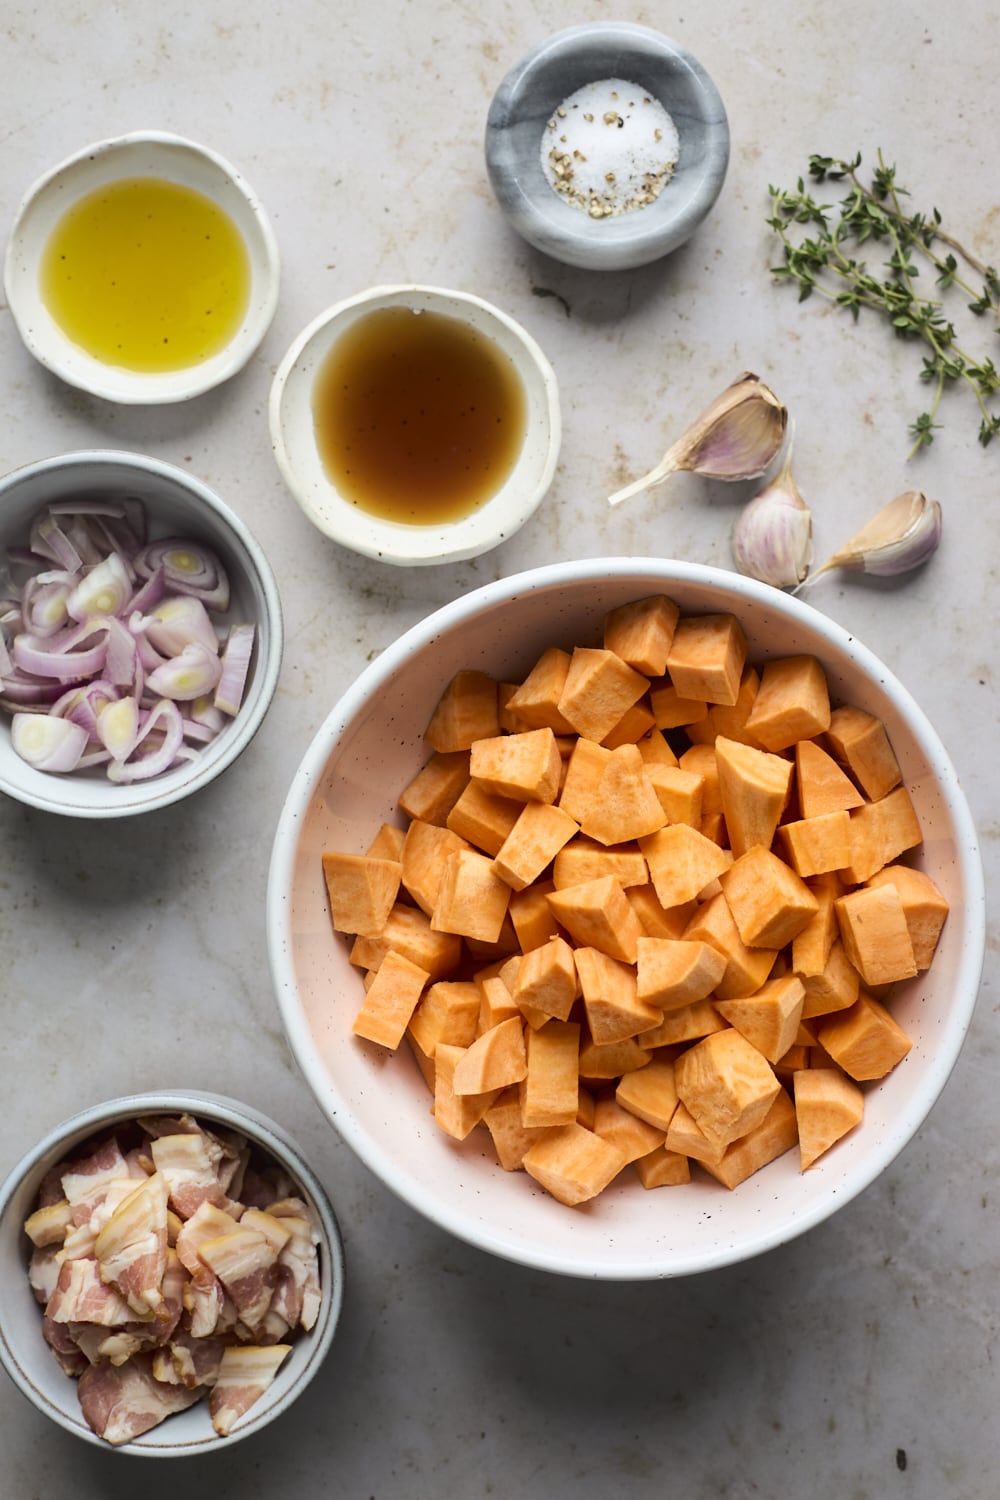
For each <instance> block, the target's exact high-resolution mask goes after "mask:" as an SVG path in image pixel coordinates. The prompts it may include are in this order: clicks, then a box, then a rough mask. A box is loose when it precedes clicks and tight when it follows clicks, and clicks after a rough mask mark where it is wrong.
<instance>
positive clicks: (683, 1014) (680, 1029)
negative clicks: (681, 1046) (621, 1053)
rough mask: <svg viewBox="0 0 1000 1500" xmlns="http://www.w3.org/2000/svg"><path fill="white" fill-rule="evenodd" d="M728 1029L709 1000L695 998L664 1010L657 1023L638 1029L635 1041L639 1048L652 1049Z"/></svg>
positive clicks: (727, 1024) (694, 1039) (727, 1023)
mask: <svg viewBox="0 0 1000 1500" xmlns="http://www.w3.org/2000/svg"><path fill="white" fill-rule="evenodd" d="M728 1029H729V1022H728V1021H724V1020H723V1019H722V1017H721V1016H720V1015H719V1012H718V1011H717V1010H716V1008H715V1006H714V1004H713V1003H712V1001H711V1000H695V1001H693V1003H692V1004H691V1005H682V1006H680V1007H679V1008H678V1009H677V1010H668V1011H665V1012H664V1015H663V1020H662V1021H661V1022H660V1024H659V1026H654V1027H653V1029H652V1030H651V1031H644V1032H642V1034H641V1035H640V1036H638V1037H636V1041H637V1042H638V1044H639V1046H640V1047H647V1048H649V1049H650V1050H655V1049H657V1048H659V1047H672V1046H674V1045H676V1044H677V1043H678V1042H694V1041H697V1040H698V1039H699V1038H700V1037H705V1036H711V1035H712V1034H713V1033H714V1032H717V1031H727V1030H728Z"/></svg>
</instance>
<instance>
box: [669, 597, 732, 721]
mask: <svg viewBox="0 0 1000 1500" xmlns="http://www.w3.org/2000/svg"><path fill="white" fill-rule="evenodd" d="M746 655H747V642H746V636H745V635H744V634H743V628H742V626H741V625H740V622H739V620H737V619H736V617H735V615H730V614H709V615H687V616H685V618H684V619H682V620H679V621H678V622H677V628H676V630H675V631H674V638H673V641H672V642H671V646H670V654H669V656H668V657H667V672H668V673H669V675H670V680H671V682H672V683H673V685H674V687H675V688H676V689H677V692H678V693H679V694H680V696H681V697H682V698H699V699H701V700H702V701H703V702H705V703H735V702H736V699H737V696H738V694H739V690H740V679H741V677H742V675H743V664H744V662H745V661H746ZM653 711H654V713H655V712H656V710H655V708H654V710H653ZM657 722H659V719H657Z"/></svg>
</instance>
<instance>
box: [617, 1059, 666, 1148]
mask: <svg viewBox="0 0 1000 1500" xmlns="http://www.w3.org/2000/svg"><path fill="white" fill-rule="evenodd" d="M615 1098H616V1099H617V1101H618V1103H619V1104H620V1105H621V1107H622V1108H623V1109H627V1110H630V1111H631V1112H632V1114H634V1115H638V1116H639V1119H640V1120H645V1121H646V1122H647V1124H649V1125H655V1126H656V1128H657V1129H658V1130H666V1129H667V1128H668V1126H669V1125H670V1121H671V1120H672V1119H673V1115H674V1110H675V1109H676V1108H677V1084H676V1082H675V1080H674V1062H673V1059H672V1058H663V1057H658V1056H657V1055H656V1054H655V1053H654V1054H653V1057H652V1060H651V1061H650V1063H649V1066H648V1067H645V1068H639V1069H636V1070H635V1071H634V1072H632V1073H626V1074H624V1076H623V1077H622V1079H621V1081H620V1082H619V1084H618V1087H617V1088H616V1089H615Z"/></svg>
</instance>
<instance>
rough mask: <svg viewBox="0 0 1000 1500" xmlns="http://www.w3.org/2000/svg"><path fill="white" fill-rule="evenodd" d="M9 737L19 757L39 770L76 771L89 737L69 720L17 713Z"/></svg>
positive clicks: (47, 715) (44, 715) (12, 720)
mask: <svg viewBox="0 0 1000 1500" xmlns="http://www.w3.org/2000/svg"><path fill="white" fill-rule="evenodd" d="M10 738H11V744H12V745H13V747H14V749H15V751H16V752H17V754H18V755H19V756H20V757H21V759H22V760H24V761H27V763H28V765H29V766H34V768H35V770H36V771H56V772H59V773H63V772H68V771H75V770H76V768H77V766H78V765H79V763H80V757H81V755H83V753H84V751H85V750H86V748H87V744H88V742H89V739H90V736H89V735H88V734H87V731H86V730H85V729H81V727H80V725H79V724H74V723H73V722H72V720H70V719H56V718H53V717H52V715H51V714H30V713H29V714H25V713H16V714H15V715H14V717H13V719H11V722H10Z"/></svg>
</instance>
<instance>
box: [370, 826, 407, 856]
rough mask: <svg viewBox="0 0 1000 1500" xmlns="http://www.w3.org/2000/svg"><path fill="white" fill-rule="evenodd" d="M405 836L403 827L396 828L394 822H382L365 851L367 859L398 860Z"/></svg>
mask: <svg viewBox="0 0 1000 1500" xmlns="http://www.w3.org/2000/svg"><path fill="white" fill-rule="evenodd" d="M405 838H406V830H405V829H404V828H397V827H396V825H395V824H394V823H383V824H382V826H381V828H380V829H379V831H378V833H377V834H376V835H375V837H374V838H373V839H372V841H371V843H370V844H369V845H368V848H367V849H366V850H365V853H366V854H367V855H368V858H369V859H394V860H396V861H397V862H398V860H399V856H400V855H401V854H402V852H403V840H404V839H405Z"/></svg>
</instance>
